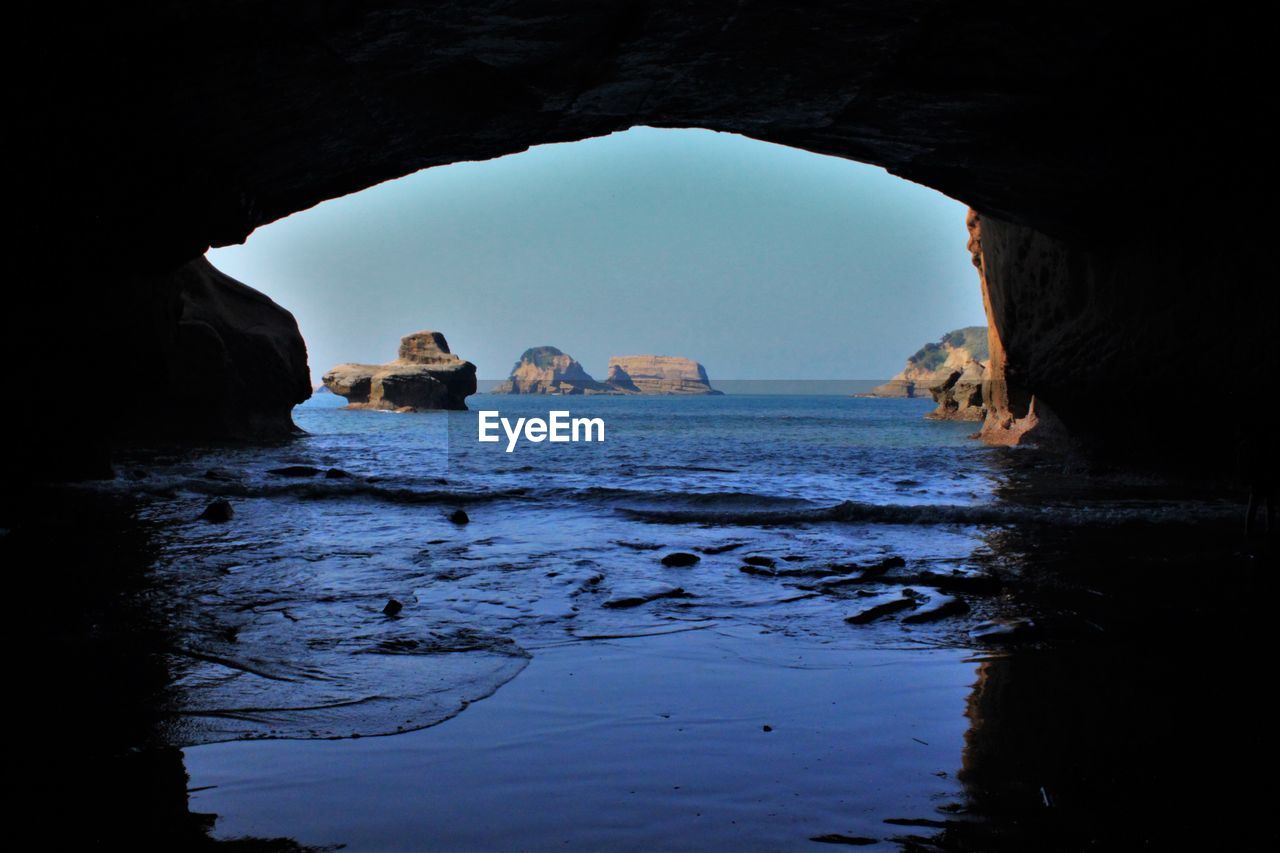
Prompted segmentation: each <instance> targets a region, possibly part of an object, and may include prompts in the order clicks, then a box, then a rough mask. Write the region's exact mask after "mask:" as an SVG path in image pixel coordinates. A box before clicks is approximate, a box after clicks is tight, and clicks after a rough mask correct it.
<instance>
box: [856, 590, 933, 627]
mask: <svg viewBox="0 0 1280 853" xmlns="http://www.w3.org/2000/svg"><path fill="white" fill-rule="evenodd" d="M916 603H917V593H916V592H915V590H911V589H904V590H903V591H902V592H901V593H896V592H895V593H887V594H885V595H879V596H876V597H875V598H873V599H871V601H870V602H869V603H868V604H867V606H866V607H864V608H862V609H861V610H859V611H858V612H857V613H855V614H853V615H852V616H846V617H845V620H844V621H846V622H848V623H849V624H850V625H866V624H867V623H868V622H874V621H875V620H877V619H879V618H880V617H882V616H888V615H889V614H890V613H897V612H898V611H899V610H907V609H909V608H912V607H915V606H916Z"/></svg>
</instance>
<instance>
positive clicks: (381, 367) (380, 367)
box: [322, 331, 476, 412]
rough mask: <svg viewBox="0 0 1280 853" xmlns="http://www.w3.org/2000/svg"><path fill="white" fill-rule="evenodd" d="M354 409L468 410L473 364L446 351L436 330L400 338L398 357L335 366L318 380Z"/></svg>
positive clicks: (473, 390) (473, 377)
mask: <svg viewBox="0 0 1280 853" xmlns="http://www.w3.org/2000/svg"><path fill="white" fill-rule="evenodd" d="M322 379H323V381H324V385H325V387H326V388H328V389H329V390H330V391H332V392H333V393H335V394H337V395H338V396H340V397H346V398H347V406H348V408H352V409H385V410H389V411H397V412H416V411H424V410H429V409H456V410H465V409H466V408H467V403H466V399H467V397H469V396H470V395H472V394H474V393H476V366H475V365H474V364H472V363H471V362H469V361H463V360H462V359H461V358H459V357H458V356H456V355H454V354H453V353H451V352H450V351H449V344H448V342H447V341H445V338H444V335H442V334H440V333H439V332H431V331H424V332H415V333H413V334H412V335H405V336H404V337H403V338H401V339H400V356H399V358H397V359H396V360H395V361H390V362H387V363H386V364H339V365H338V366H337V367H334V368H332V369H331V370H329V371H328V372H327V373H325V375H324V376H323V377H322Z"/></svg>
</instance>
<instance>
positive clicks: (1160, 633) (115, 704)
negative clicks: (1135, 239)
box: [0, 488, 1276, 850]
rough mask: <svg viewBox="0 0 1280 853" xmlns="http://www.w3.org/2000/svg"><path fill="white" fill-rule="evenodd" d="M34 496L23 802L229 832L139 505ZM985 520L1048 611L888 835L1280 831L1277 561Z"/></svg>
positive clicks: (1237, 551)
mask: <svg viewBox="0 0 1280 853" xmlns="http://www.w3.org/2000/svg"><path fill="white" fill-rule="evenodd" d="M1034 493H1035V495H1036V497H1034V498H1029V497H1027V492H1025V491H1019V490H1017V489H1012V488H1011V490H1010V491H1009V493H1008V494H1006V495H1005V496H1004V499H1005V500H1006V501H1010V502H1016V501H1019V500H1024V501H1025V500H1038V499H1040V495H1041V494H1042V493H1041V492H1038V491H1037V492H1034ZM21 509H22V511H21V512H17V513H16V514H15V510H13V509H12V508H11V509H10V510H9V513H8V517H9V518H10V519H16V521H8V522H7V523H8V524H9V526H10V529H11V532H9V533H8V534H7V535H5V536H4V537H3V539H2V540H0V541H2V543H3V544H2V545H0V547H2V548H3V552H4V558H5V560H4V564H5V565H6V567H8V568H9V569H10V577H11V579H12V583H13V584H14V587H15V593H16V595H15V598H14V599H13V600H14V601H15V602H16V606H15V608H14V612H15V614H16V616H17V619H18V629H19V632H18V636H19V637H25V638H26V640H27V643H28V644H29V646H28V647H29V649H30V650H31V651H30V652H29V653H24V654H20V655H19V656H18V658H19V659H18V661H17V663H18V668H17V670H18V676H19V678H18V679H17V681H16V685H15V686H16V687H17V692H18V697H19V701H20V702H26V703H29V706H30V707H31V708H33V709H35V711H36V713H35V715H34V716H35V720H34V724H33V726H32V727H31V729H30V730H29V731H23V732H22V733H21V734H22V736H21V738H20V741H21V742H20V743H18V745H17V746H18V749H17V759H16V764H17V769H18V773H19V774H20V777H21V778H22V779H24V782H25V784H24V786H23V787H24V789H25V791H24V793H25V795H26V799H27V800H28V803H29V804H28V803H24V807H26V808H29V810H30V811H29V814H30V815H31V816H32V817H33V819H34V818H37V817H38V818H39V819H41V820H43V821H44V824H43V825H45V826H48V827H51V830H50V831H51V832H53V833H54V834H55V835H56V836H57V837H58V838H59V840H88V841H93V842H99V843H100V842H116V843H124V844H125V845H126V846H127V847H130V848H132V849H149V848H150V849H162V848H163V849H190V848H198V847H201V846H210V845H214V844H215V843H217V842H215V841H214V840H213V839H212V838H211V837H210V836H209V830H210V828H211V827H212V826H213V823H214V816H212V815H207V814H200V813H198V812H192V810H191V807H190V805H189V800H188V791H187V786H188V780H187V772H186V768H184V766H183V759H182V754H181V753H180V752H178V751H177V750H176V749H174V748H173V747H172V745H171V744H170V743H168V742H167V741H166V738H167V737H169V735H170V734H171V733H172V728H171V727H170V726H167V725H166V723H165V719H166V718H165V717H164V715H163V714H162V713H161V712H162V709H163V708H164V707H165V703H166V702H167V701H169V699H168V698H166V697H169V696H170V695H171V694H170V691H171V689H172V686H173V684H174V681H175V673H174V672H173V670H172V669H171V666H170V665H171V662H172V658H171V657H170V656H169V652H170V651H171V650H172V649H173V648H175V647H176V646H178V645H180V644H182V643H184V642H185V641H186V639H187V638H185V637H183V636H181V633H182V631H183V630H185V628H183V627H179V626H189V625H190V624H192V623H191V621H190V619H189V617H190V614H180V613H178V614H176V613H175V611H174V606H173V601H170V600H166V599H165V595H166V591H165V589H164V588H163V587H162V586H157V585H156V579H155V576H154V574H153V573H152V572H151V567H152V566H153V565H154V562H155V555H156V545H155V537H154V535H153V534H154V531H153V530H152V528H151V526H150V525H149V524H148V523H146V522H142V521H139V520H138V518H137V517H136V515H135V513H134V509H133V507H132V506H130V505H129V504H128V503H127V502H124V503H122V502H120V501H118V500H117V499H115V498H111V499H106V498H102V497H95V496H94V495H92V494H91V493H51V494H48V495H45V496H41V497H37V498H33V499H29V504H28V505H27V506H25V507H23V508H21ZM738 533H741V534H743V535H746V536H750V535H751V534H750V532H749V531H742V530H737V531H735V535H736V534H738ZM984 537H985V545H984V547H983V548H981V549H979V551H978V552H976V555H975V560H974V562H976V563H984V564H986V565H987V567H988V568H990V569H992V570H996V571H998V573H999V574H1000V576H1001V578H1002V579H1003V581H1004V586H1003V591H1002V593H1001V596H1000V600H999V602H997V603H998V604H999V607H1000V608H1001V609H1003V611H1005V612H1006V613H1007V614H1008V615H1010V616H1019V617H1022V618H1027V619H1030V620H1031V621H1032V623H1034V625H1035V630H1034V631H1031V632H1027V633H1025V634H1022V635H1020V636H1018V637H1017V638H1016V641H1015V642H1012V643H995V644H993V645H991V646H989V647H986V648H983V649H982V650H981V651H979V652H976V653H975V654H976V658H975V660H976V664H975V666H976V670H975V671H976V680H974V683H973V687H972V690H971V692H970V694H969V697H968V700H967V706H966V709H964V713H965V715H966V716H967V718H968V731H967V733H966V734H965V735H964V738H963V758H962V762H961V766H960V767H959V768H958V771H959V772H958V780H959V782H960V783H961V784H962V786H963V797H962V799H961V801H959V802H957V801H956V800H955V799H954V798H952V799H947V800H945V801H939V802H938V803H936V806H934V807H931V808H926V809H923V810H919V811H917V812H915V813H909V814H902V813H898V814H891V815H883V816H882V819H884V823H885V827H884V829H883V831H882V832H881V833H879V834H878V836H877V837H879V838H881V839H894V840H896V841H897V843H899V844H902V845H903V846H906V847H908V848H918V849H955V850H1002V849H1008V850H1025V849H1063V850H1076V849H1141V848H1152V849H1161V848H1165V847H1168V846H1169V845H1170V844H1173V843H1175V842H1176V843H1179V844H1188V843H1189V844H1191V846H1193V847H1196V846H1199V847H1202V848H1204V847H1216V846H1221V845H1223V844H1227V845H1228V846H1236V847H1249V846H1250V845H1251V844H1258V845H1261V844H1263V843H1265V842H1268V841H1274V840H1275V834H1276V833H1275V830H1274V829H1273V827H1272V826H1271V825H1270V824H1269V823H1268V822H1267V821H1266V817H1265V816H1266V815H1267V814H1268V813H1269V811H1268V810H1267V808H1266V807H1267V806H1268V805H1269V803H1268V799H1269V793H1270V792H1269V786H1263V785H1259V784H1258V783H1257V781H1256V775H1257V773H1258V772H1259V771H1260V770H1261V771H1263V772H1265V770H1266V769H1267V768H1269V767H1271V766H1272V762H1273V759H1274V757H1275V756H1274V746H1273V745H1272V738H1271V737H1270V727H1269V726H1268V722H1269V720H1268V718H1267V717H1266V716H1265V705H1264V703H1263V702H1262V701H1260V698H1259V697H1260V695H1261V691H1263V690H1265V687H1266V675H1267V673H1268V672H1269V667H1268V666H1267V664H1269V663H1270V660H1269V657H1270V656H1269V650H1270V648H1271V644H1272V639H1271V638H1270V637H1269V632H1268V626H1267V618H1268V617H1269V615H1270V612H1271V610H1272V609H1273V608H1272V604H1271V602H1272V601H1273V600H1274V597H1273V593H1274V590H1273V586H1274V577H1275V575H1274V572H1273V568H1274V567H1273V566H1272V565H1271V564H1270V563H1269V562H1268V558H1267V556H1266V554H1265V552H1264V551H1262V550H1260V549H1257V548H1255V549H1253V550H1252V551H1251V550H1249V549H1244V548H1241V547H1240V545H1239V541H1238V531H1236V530H1234V529H1230V528H1225V527H1213V526H1206V525H1195V526H1190V525H1188V526H1186V527H1178V526H1173V525H1164V526H1159V527H1152V528H1141V527H1121V528H1105V529H1098V530H1095V529H1090V530H1087V531H1081V530H1080V529H1079V528H1075V529H1072V530H1070V531H1068V532H1065V533H1055V532H1054V531H1053V530H1052V529H1046V528H1045V527H1043V526H1040V527H1036V528H1034V529H1031V528H1022V527H1017V526H1012V525H1006V526H1002V527H996V528H992V529H989V530H987V531H986V532H985V534H984ZM1006 639H1007V638H1006ZM535 658H536V653H535ZM762 689H765V690H767V689H768V688H767V685H762ZM960 710H961V709H956V712H957V713H959V712H960ZM782 734H785V730H784V731H783V732H782ZM244 748H245V749H256V748H261V747H260V745H256V744H249V745H245V746H244ZM474 748H475V749H477V750H484V749H485V746H484V745H483V744H477V745H475V747H474ZM460 760H463V761H465V760H468V759H467V758H466V755H465V754H463V755H461V759H460ZM368 772H377V771H376V769H375V770H373V771H368ZM886 772H891V771H886ZM847 778H848V779H849V782H850V783H851V784H862V783H863V782H865V777H864V776H860V775H858V774H857V773H856V772H852V771H851V773H850V774H849V776H848V777H847ZM197 793H199V792H197ZM68 815H74V819H68ZM760 819H761V820H765V821H767V820H769V818H768V817H767V816H762V817H760ZM819 834H822V833H821V832H819ZM335 840H341V839H335ZM236 844H237V845H238V846H240V847H241V848H248V849H255V848H256V849H284V850H288V849H297V846H296V844H295V842H292V841H289V840H287V839H276V840H267V841H261V840H259V841H240V842H236Z"/></svg>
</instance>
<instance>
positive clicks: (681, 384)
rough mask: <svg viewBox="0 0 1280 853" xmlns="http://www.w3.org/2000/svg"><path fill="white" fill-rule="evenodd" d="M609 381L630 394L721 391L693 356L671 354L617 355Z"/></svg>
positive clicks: (610, 364)
mask: <svg viewBox="0 0 1280 853" xmlns="http://www.w3.org/2000/svg"><path fill="white" fill-rule="evenodd" d="M607 381H608V383H609V385H611V386H612V387H614V388H616V389H618V390H619V391H621V392H622V393H630V394H719V393H720V392H719V391H716V390H715V389H714V388H712V387H711V380H710V379H708V378H707V371H706V368H704V367H703V366H702V365H701V364H699V363H698V362H696V361H694V360H693V359H691V358H681V357H679V356H671V355H615V356H614V357H613V358H611V359H609V378H608V380H607Z"/></svg>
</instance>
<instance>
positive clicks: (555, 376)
mask: <svg viewBox="0 0 1280 853" xmlns="http://www.w3.org/2000/svg"><path fill="white" fill-rule="evenodd" d="M490 393H493V394H611V393H617V392H616V391H614V390H613V389H612V388H610V387H609V386H608V385H606V384H604V383H603V382H597V381H596V380H595V379H593V378H592V377H591V375H590V374H589V373H587V371H585V370H583V369H582V365H581V364H579V363H578V362H576V361H574V360H573V359H572V358H570V357H569V356H568V355H567V354H565V353H563V352H561V351H560V350H558V349H556V348H555V347H530V348H529V349H527V350H525V351H524V354H523V355H521V356H520V360H519V361H517V362H516V363H515V366H514V367H512V368H511V375H510V376H509V377H508V378H507V381H505V382H501V383H499V384H498V385H496V386H494V388H493V390H492V391H491V392H490Z"/></svg>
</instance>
